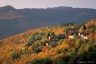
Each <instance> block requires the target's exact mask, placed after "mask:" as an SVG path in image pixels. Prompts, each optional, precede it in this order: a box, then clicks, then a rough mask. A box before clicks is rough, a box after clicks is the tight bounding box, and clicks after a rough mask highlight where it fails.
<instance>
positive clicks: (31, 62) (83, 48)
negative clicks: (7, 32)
mask: <svg viewBox="0 0 96 64" xmlns="http://www.w3.org/2000/svg"><path fill="white" fill-rule="evenodd" d="M95 56H96V20H91V21H89V22H86V23H83V24H75V23H67V24H62V25H59V26H47V27H43V28H37V29H32V30H28V31H26V32H24V33H20V34H17V35H13V36H10V37H8V38H5V39H2V40H0V64H96V57H95Z"/></svg>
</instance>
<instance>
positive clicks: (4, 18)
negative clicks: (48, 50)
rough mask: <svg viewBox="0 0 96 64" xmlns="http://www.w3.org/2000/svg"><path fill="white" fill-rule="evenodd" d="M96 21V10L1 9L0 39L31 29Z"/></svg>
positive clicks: (68, 8) (61, 8) (63, 8)
mask: <svg viewBox="0 0 96 64" xmlns="http://www.w3.org/2000/svg"><path fill="white" fill-rule="evenodd" d="M92 19H96V9H87V8H72V7H54V8H46V9H38V8H37V9H35V8H32V9H31V8H26V9H15V8H14V7H12V6H5V7H0V39H2V38H6V37H9V36H11V35H14V34H18V33H21V32H24V31H26V30H29V29H34V28H39V27H45V26H57V25H60V24H65V23H71V22H72V23H82V22H87V21H90V20H92Z"/></svg>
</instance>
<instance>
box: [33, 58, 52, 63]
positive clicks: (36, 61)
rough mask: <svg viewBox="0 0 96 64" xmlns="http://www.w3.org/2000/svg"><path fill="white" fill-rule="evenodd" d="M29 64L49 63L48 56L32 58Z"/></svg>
mask: <svg viewBox="0 0 96 64" xmlns="http://www.w3.org/2000/svg"><path fill="white" fill-rule="evenodd" d="M31 64H51V60H50V58H40V59H34V60H33V61H32V62H31Z"/></svg>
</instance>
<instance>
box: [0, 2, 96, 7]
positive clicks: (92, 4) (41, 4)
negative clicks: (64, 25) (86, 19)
mask: <svg viewBox="0 0 96 64" xmlns="http://www.w3.org/2000/svg"><path fill="white" fill-rule="evenodd" d="M6 5H11V6H13V7H14V8H16V9H22V8H49V7H51V8H52V7H58V6H69V7H73V8H94V9H96V0H0V7H3V6H6Z"/></svg>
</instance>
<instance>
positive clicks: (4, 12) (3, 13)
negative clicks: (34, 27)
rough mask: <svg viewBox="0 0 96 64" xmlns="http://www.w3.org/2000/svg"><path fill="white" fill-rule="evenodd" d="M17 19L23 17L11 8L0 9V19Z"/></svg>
mask: <svg viewBox="0 0 96 64" xmlns="http://www.w3.org/2000/svg"><path fill="white" fill-rule="evenodd" d="M19 17H23V15H22V14H20V13H18V11H17V10H16V9H15V8H13V7H12V6H5V7H0V19H14V18H19Z"/></svg>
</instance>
